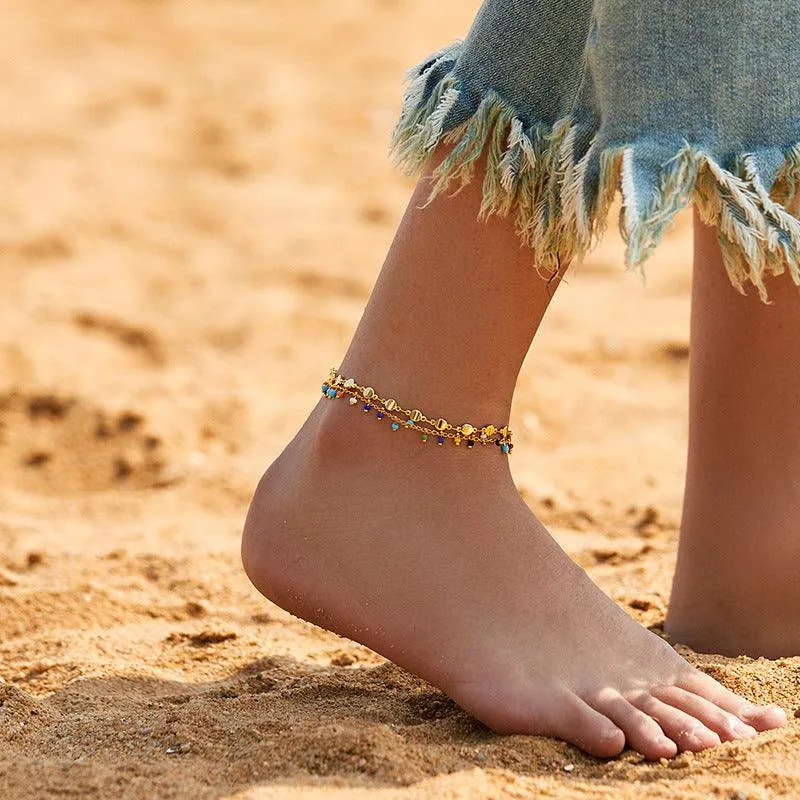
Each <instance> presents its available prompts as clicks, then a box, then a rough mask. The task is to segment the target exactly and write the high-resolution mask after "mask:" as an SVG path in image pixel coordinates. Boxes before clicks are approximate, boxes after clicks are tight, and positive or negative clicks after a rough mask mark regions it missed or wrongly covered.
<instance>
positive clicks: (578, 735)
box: [548, 691, 625, 758]
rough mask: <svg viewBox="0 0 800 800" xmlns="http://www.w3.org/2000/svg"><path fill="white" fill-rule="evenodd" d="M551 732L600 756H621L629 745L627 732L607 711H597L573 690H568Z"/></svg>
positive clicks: (555, 716)
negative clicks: (626, 744) (615, 722)
mask: <svg viewBox="0 0 800 800" xmlns="http://www.w3.org/2000/svg"><path fill="white" fill-rule="evenodd" d="M553 720H554V722H553V723H552V724H551V725H549V726H548V727H549V728H550V731H549V732H550V733H551V734H552V735H553V736H557V737H558V738H559V739H564V740H565V741H567V742H569V743H570V744H574V745H575V746H576V747H579V748H580V749H581V750H583V751H584V752H586V753H589V754H590V755H593V756H597V757H598V758H613V757H614V756H618V755H619V754H620V753H621V752H622V750H623V749H624V747H625V734H624V733H623V732H622V731H621V730H620V729H619V727H617V725H615V724H614V722H613V721H612V720H610V719H609V718H608V717H607V716H606V715H604V714H602V713H600V712H599V711H596V710H595V709H594V708H592V707H591V706H590V705H589V704H588V703H585V702H584V701H583V700H581V698H580V697H578V696H577V695H575V694H573V693H572V692H566V691H565V692H564V695H563V696H562V697H561V698H560V700H559V702H558V712H557V713H555V714H554V715H553Z"/></svg>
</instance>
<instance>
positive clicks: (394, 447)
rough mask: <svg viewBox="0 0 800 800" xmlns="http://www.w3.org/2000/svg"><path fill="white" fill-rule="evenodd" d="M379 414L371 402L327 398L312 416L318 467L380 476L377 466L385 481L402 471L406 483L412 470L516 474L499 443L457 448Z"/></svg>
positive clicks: (450, 441) (400, 475) (314, 459)
mask: <svg viewBox="0 0 800 800" xmlns="http://www.w3.org/2000/svg"><path fill="white" fill-rule="evenodd" d="M365 406H370V407H369V408H365ZM379 412H380V409H376V408H374V407H371V404H369V403H364V402H362V401H358V402H357V403H352V404H351V403H350V402H349V401H348V399H347V398H346V397H344V398H337V399H335V400H321V401H320V403H319V405H318V406H317V408H316V409H314V412H313V413H312V419H313V424H314V429H313V430H314V435H313V444H312V449H311V450H312V452H311V457H312V463H313V464H314V465H315V466H317V467H319V468H320V469H323V470H325V469H332V468H341V467H343V466H347V465H350V466H351V467H353V468H355V469H356V470H357V471H358V470H362V469H363V470H364V471H365V473H374V470H375V469H376V468H377V469H379V470H381V472H382V473H383V475H384V477H391V476H392V475H393V474H394V473H396V477H397V478H398V480H400V481H404V480H407V479H408V476H409V472H410V471H413V472H416V473H422V474H424V475H430V474H431V473H441V474H447V473H448V472H450V471H451V470H455V471H459V472H462V473H464V474H472V473H474V472H476V471H477V472H480V473H481V474H483V475H486V476H487V477H488V476H490V475H491V476H493V479H496V478H499V477H502V476H503V475H505V476H509V475H510V472H509V457H508V455H505V454H503V453H502V452H501V451H500V448H499V447H497V446H495V444H494V442H493V441H492V442H489V443H488V444H480V443H476V444H474V445H473V446H471V447H470V446H468V445H467V443H466V442H465V441H461V443H460V444H459V445H456V444H455V441H454V440H453V439H451V438H443V439H442V440H441V441H440V440H439V437H438V436H437V434H436V433H435V432H433V433H425V434H423V433H421V432H420V431H418V430H415V429H411V428H407V427H406V426H405V425H403V424H400V423H393V421H392V420H391V419H389V418H388V417H386V416H383V417H378V413H379Z"/></svg>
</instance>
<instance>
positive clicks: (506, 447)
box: [500, 444, 510, 453]
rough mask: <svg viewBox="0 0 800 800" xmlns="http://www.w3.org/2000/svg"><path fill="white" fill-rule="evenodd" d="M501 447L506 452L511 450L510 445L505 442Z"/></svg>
mask: <svg viewBox="0 0 800 800" xmlns="http://www.w3.org/2000/svg"><path fill="white" fill-rule="evenodd" d="M500 449H501V450H502V451H503V452H504V453H508V452H510V448H509V446H508V445H507V444H504V445H503V446H502V447H501V448H500Z"/></svg>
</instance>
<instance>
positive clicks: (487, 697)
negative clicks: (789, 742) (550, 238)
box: [242, 178, 781, 758]
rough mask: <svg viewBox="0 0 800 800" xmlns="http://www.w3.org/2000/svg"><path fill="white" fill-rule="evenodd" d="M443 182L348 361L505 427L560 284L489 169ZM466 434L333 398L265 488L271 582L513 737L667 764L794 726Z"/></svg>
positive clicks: (400, 244)
mask: <svg viewBox="0 0 800 800" xmlns="http://www.w3.org/2000/svg"><path fill="white" fill-rule="evenodd" d="M426 194H427V189H426V187H425V186H424V185H422V186H421V187H420V188H419V189H418V191H417V193H416V194H415V196H414V199H413V200H412V203H411V205H410V207H409V210H408V212H407V213H406V216H405V219H404V220H403V222H402V224H401V226H400V230H399V232H398V234H397V237H396V240H395V242H394V244H393V246H392V249H391V252H390V254H389V257H388V259H387V262H386V264H385V266H384V268H383V271H382V273H381V276H380V279H379V280H378V283H377V285H376V287H375V290H374V292H373V295H372V297H371V298H370V301H369V304H368V306H367V309H366V311H365V314H364V317H363V319H362V322H361V324H360V326H359V328H358V331H357V332H356V335H355V338H354V339H353V343H352V345H351V347H350V349H349V351H348V353H347V356H346V358H345V360H344V362H343V364H342V372H343V374H346V375H347V374H350V375H353V376H355V377H356V378H357V379H359V380H363V381H366V382H368V383H369V384H370V385H373V386H374V387H375V388H376V389H377V390H378V391H379V393H380V392H384V393H391V394H392V395H393V396H394V397H396V398H398V399H400V400H401V401H402V403H409V404H412V405H415V406H417V407H420V408H422V409H423V410H425V411H426V412H428V413H436V414H439V413H441V414H443V415H444V416H445V417H446V418H448V419H450V420H452V421H456V420H457V421H458V423H459V424H460V423H461V422H464V421H467V420H471V421H472V422H473V423H477V424H479V425H480V424H486V423H487V422H488V421H490V420H497V421H500V422H502V421H505V420H507V419H508V413H509V408H510V403H511V396H512V392H513V389H514V384H515V381H516V377H517V371H518V370H519V367H520V364H521V362H522V359H523V356H524V354H525V352H526V351H527V349H528V346H529V343H530V340H531V337H532V335H533V334H534V332H535V330H536V328H537V327H538V324H539V321H540V320H541V318H542V316H543V314H544V312H545V309H546V307H547V305H548V301H549V298H550V294H551V292H552V290H553V288H554V285H553V284H552V283H551V285H550V286H548V285H547V284H546V282H544V281H542V280H541V279H539V278H538V277H537V276H536V274H535V272H534V271H533V270H532V266H531V263H530V257H531V256H530V252H529V251H525V250H521V249H520V246H519V242H518V239H517V237H516V235H515V232H514V230H513V226H512V225H511V223H509V222H507V221H504V220H498V219H493V220H491V221H490V222H488V223H487V224H478V223H476V222H475V218H476V214H477V210H478V206H479V202H480V179H479V178H478V179H476V180H475V181H473V182H472V183H471V184H470V185H469V186H468V187H466V188H465V189H464V190H463V191H462V192H461V193H459V194H458V195H457V196H456V197H453V198H444V197H442V198H439V199H437V200H436V201H434V202H433V203H432V204H430V205H429V206H427V207H425V208H420V206H421V203H422V201H423V200H424V198H425V196H426ZM322 377H325V374H323V376H322ZM384 396H386V395H385V394H384ZM448 445H449V446H448V447H443V448H439V447H436V446H435V445H432V444H431V443H429V444H427V445H423V444H421V442H420V440H419V438H418V436H416V435H412V434H411V433H410V432H408V431H398V432H397V433H393V432H392V431H391V429H390V428H388V427H387V426H386V424H385V422H383V423H382V422H379V421H377V420H376V419H375V418H374V417H372V416H371V415H367V414H362V413H360V412H358V411H357V410H355V409H353V408H351V407H350V406H349V404H348V403H346V402H343V401H321V402H320V403H319V404H318V406H317V407H316V408H315V409H314V411H313V412H312V413H311V416H310V417H309V419H308V421H307V422H306V423H305V425H304V426H303V428H302V429H301V430H300V432H299V433H298V434H297V436H296V437H295V439H294V440H293V441H292V442H291V444H290V445H289V446H288V447H287V449H286V450H285V451H284V452H283V454H282V455H281V456H280V457H279V458H278V459H277V461H276V462H275V463H274V464H273V465H272V466H271V467H270V468H269V470H268V471H267V472H266V474H265V475H264V477H263V478H262V481H261V483H260V485H259V488H258V490H257V492H256V495H255V497H254V499H253V503H252V505H251V508H250V512H249V515H248V519H247V523H246V526H245V534H244V539H243V546H242V553H243V561H244V565H245V569H246V570H247V573H248V575H249V576H250V578H251V580H252V581H253V583H254V584H255V585H256V587H257V588H258V589H259V590H260V591H262V592H263V593H264V594H265V595H266V596H267V597H269V598H270V599H271V600H273V601H274V602H276V603H277V604H278V605H280V606H282V607H283V608H285V609H287V610H288V611H290V612H291V613H293V614H295V615H297V616H300V617H303V618H304V619H307V620H309V621H311V622H313V623H315V624H318V625H321V626H323V627H326V628H328V629H330V630H333V631H336V632H337V633H340V634H342V635H345V636H349V637H351V638H353V639H356V640H358V641H360V642H362V643H364V644H366V645H368V646H369V647H371V648H372V649H374V650H376V651H378V652H379V653H382V654H384V655H385V656H387V657H388V658H391V659H392V660H393V661H395V662H396V663H398V664H400V665H401V666H404V667H406V668H407V669H409V670H410V671H412V672H414V673H416V674H418V675H420V676H422V677H423V678H425V679H427V680H428V681H430V682H431V683H433V684H434V685H436V686H438V687H440V688H442V689H443V690H444V691H446V692H447V693H448V694H450V695H451V696H452V697H453V698H454V699H455V700H456V702H458V703H459V704H460V705H462V706H463V707H464V708H465V709H466V710H468V711H469V712H471V713H473V714H474V715H475V716H477V717H478V718H479V719H481V720H482V721H484V722H485V723H487V724H488V725H489V726H491V727H492V728H494V729H495V730H498V731H502V732H525V733H542V734H549V735H554V736H557V737H560V738H563V739H566V740H568V741H570V742H573V743H575V744H577V745H578V746H579V747H581V748H583V749H584V750H586V751H588V752H590V753H593V754H596V755H599V756H611V755H615V754H616V753H618V752H620V750H621V749H622V747H623V745H624V743H625V741H626V739H627V741H628V743H629V745H630V746H632V747H634V748H636V749H637V750H639V751H641V752H642V753H643V754H645V755H646V756H648V757H650V758H658V757H662V756H672V755H674V754H675V753H676V752H677V750H678V749H692V750H700V749H703V748H705V747H709V746H712V745H714V744H716V743H719V741H720V739H732V738H740V737H747V736H752V735H753V734H754V733H755V730H754V728H759V729H764V728H767V727H771V726H774V725H776V724H779V723H780V721H781V719H780V715H779V714H778V713H777V712H775V711H770V710H768V709H767V710H764V709H759V708H757V707H754V706H752V705H750V704H748V703H746V702H745V701H744V700H742V699H741V698H739V697H737V696H736V695H733V694H732V693H730V692H728V691H727V690H726V689H724V688H723V687H721V686H720V685H719V684H717V683H715V682H714V681H712V680H711V679H710V678H708V677H707V676H705V675H702V674H701V673H699V672H697V671H696V670H694V669H693V668H691V667H690V666H689V665H688V664H687V663H686V662H684V661H683V660H682V659H681V658H679V657H678V656H677V654H676V653H675V652H674V651H673V650H672V649H671V648H670V647H669V646H668V645H666V643H665V642H663V641H662V640H661V639H659V638H658V637H656V636H655V635H653V634H652V633H650V632H649V631H646V630H644V629H642V628H641V627H640V626H638V625H637V624H636V623H635V622H634V621H633V620H632V619H631V618H629V617H628V616H627V615H626V614H625V613H624V612H623V611H622V610H621V609H619V608H618V607H617V606H616V605H615V604H614V603H612V602H611V601H610V600H609V599H608V598H606V597H605V595H603V594H602V593H601V592H600V591H599V590H598V589H597V588H596V587H595V586H594V584H592V583H591V581H589V579H588V578H587V576H586V575H585V574H584V573H583V572H582V571H581V570H580V569H579V568H578V567H577V566H576V565H575V564H573V563H572V562H571V561H570V560H569V559H568V558H567V557H566V556H565V555H564V553H563V552H562V551H561V550H560V549H559V548H558V546H557V545H556V544H555V542H554V541H553V540H552V539H551V538H550V536H549V535H548V534H547V532H546V531H545V530H544V528H543V527H542V525H541V524H540V523H539V521H538V520H537V519H536V518H535V517H534V516H533V515H532V514H531V512H530V510H529V509H528V508H527V506H526V505H525V504H524V502H523V501H522V500H521V498H520V496H519V494H518V493H517V491H516V489H515V487H514V484H513V481H512V479H511V475H510V472H509V469H508V462H507V460H506V459H505V458H504V457H502V456H501V455H500V454H499V453H498V452H496V448H483V447H478V448H475V449H474V450H471V451H465V449H464V448H463V447H461V448H458V447H455V446H453V445H452V444H451V443H448ZM736 715H738V716H736ZM745 719H746V720H747V721H748V722H749V723H750V725H752V726H753V727H750V725H746V724H744V723H743V722H742V720H745Z"/></svg>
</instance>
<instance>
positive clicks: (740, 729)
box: [730, 715, 756, 739]
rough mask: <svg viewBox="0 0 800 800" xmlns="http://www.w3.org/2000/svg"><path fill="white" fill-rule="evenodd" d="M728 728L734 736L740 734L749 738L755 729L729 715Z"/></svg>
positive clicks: (754, 732) (754, 733)
mask: <svg viewBox="0 0 800 800" xmlns="http://www.w3.org/2000/svg"><path fill="white" fill-rule="evenodd" d="M730 728H731V730H732V731H733V733H734V734H735V735H736V736H742V737H745V738H747V739H749V738H750V737H751V736H755V735H756V729H755V728H751V727H750V726H749V725H747V724H746V723H744V722H742V721H741V720H740V719H738V718H737V717H734V716H733V715H731V718H730Z"/></svg>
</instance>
